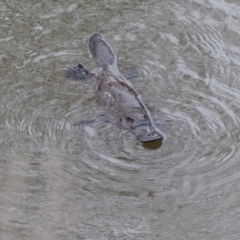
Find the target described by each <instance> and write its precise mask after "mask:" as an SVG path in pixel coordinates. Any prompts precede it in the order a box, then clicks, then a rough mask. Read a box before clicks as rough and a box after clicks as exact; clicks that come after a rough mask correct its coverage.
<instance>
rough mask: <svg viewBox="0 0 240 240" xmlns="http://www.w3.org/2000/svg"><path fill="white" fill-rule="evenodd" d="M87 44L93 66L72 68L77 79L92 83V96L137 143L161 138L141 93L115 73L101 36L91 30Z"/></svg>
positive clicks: (110, 52)
mask: <svg viewBox="0 0 240 240" xmlns="http://www.w3.org/2000/svg"><path fill="white" fill-rule="evenodd" d="M87 46H88V49H89V52H90V54H91V55H92V57H93V59H94V61H95V63H96V65H97V68H96V69H94V71H93V72H89V71H88V70H87V69H85V68H84V67H83V66H82V65H79V66H78V68H75V70H77V71H75V73H77V75H79V76H78V78H80V79H86V80H89V81H91V82H93V83H94V89H95V95H96V98H97V99H98V100H99V101H100V102H101V103H102V104H103V105H104V106H105V107H106V110H107V112H108V113H109V114H110V116H111V117H112V118H113V119H114V120H115V121H116V122H117V123H118V125H120V126H121V127H122V128H124V129H127V130H129V131H130V132H131V133H132V134H134V135H135V136H136V137H137V139H138V140H139V141H140V142H142V143H146V142H152V141H160V140H163V136H162V134H161V133H159V132H158V131H157V130H156V128H155V126H154V124H153V121H152V118H151V116H150V112H149V110H148V109H147V108H146V106H145V105H144V103H143V101H142V98H141V95H140V94H139V93H138V92H137V91H136V90H135V89H134V88H133V86H132V84H131V82H129V81H128V80H127V79H126V78H125V77H124V76H123V74H121V73H120V72H119V69H118V66H117V59H116V56H115V54H114V52H113V49H112V47H111V46H110V45H109V44H108V43H107V42H106V40H105V39H104V37H103V36H102V35H101V34H99V33H94V34H93V35H92V36H91V37H90V38H89V39H88V41H87ZM71 74H72V73H71V71H70V72H68V75H69V76H68V77H71V76H70V75H71ZM80 75H81V76H80ZM72 78H74V77H72Z"/></svg>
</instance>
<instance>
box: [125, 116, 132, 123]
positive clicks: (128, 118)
mask: <svg viewBox="0 0 240 240" xmlns="http://www.w3.org/2000/svg"><path fill="white" fill-rule="evenodd" d="M125 119H126V121H127V122H128V123H134V119H132V118H130V117H126V118H125Z"/></svg>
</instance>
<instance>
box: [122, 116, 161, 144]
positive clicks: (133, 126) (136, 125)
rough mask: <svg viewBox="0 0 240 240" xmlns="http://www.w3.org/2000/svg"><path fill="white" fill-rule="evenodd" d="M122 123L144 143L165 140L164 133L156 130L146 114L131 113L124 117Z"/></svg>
mask: <svg viewBox="0 0 240 240" xmlns="http://www.w3.org/2000/svg"><path fill="white" fill-rule="evenodd" d="M122 125H123V127H125V128H127V129H128V130H130V131H131V132H132V133H133V134H134V135H135V136H136V137H137V139H138V141H140V142H142V143H147V142H153V141H161V140H163V135H162V134H161V133H159V132H158V131H156V129H155V128H154V127H153V126H152V123H151V121H150V119H149V118H148V117H147V116H146V115H145V114H136V113H135V114H130V116H127V117H125V118H123V119H122Z"/></svg>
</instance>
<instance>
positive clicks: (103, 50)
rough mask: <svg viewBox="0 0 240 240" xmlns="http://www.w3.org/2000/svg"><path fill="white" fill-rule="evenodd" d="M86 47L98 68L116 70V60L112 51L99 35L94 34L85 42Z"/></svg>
mask: <svg viewBox="0 0 240 240" xmlns="http://www.w3.org/2000/svg"><path fill="white" fill-rule="evenodd" d="M87 47H88V49H89V52H90V53H91V55H92V57H93V59H94V61H95V63H96V64H97V66H98V67H101V68H104V69H109V68H111V67H115V68H116V69H117V59H116V56H115V54H114V52H113V49H112V47H111V46H110V45H109V43H108V42H107V41H106V40H105V39H104V37H103V36H102V35H101V34H100V33H94V34H93V35H92V36H91V37H90V38H89V39H88V40H87Z"/></svg>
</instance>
